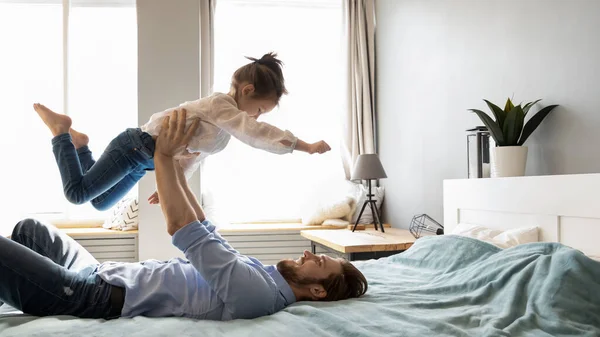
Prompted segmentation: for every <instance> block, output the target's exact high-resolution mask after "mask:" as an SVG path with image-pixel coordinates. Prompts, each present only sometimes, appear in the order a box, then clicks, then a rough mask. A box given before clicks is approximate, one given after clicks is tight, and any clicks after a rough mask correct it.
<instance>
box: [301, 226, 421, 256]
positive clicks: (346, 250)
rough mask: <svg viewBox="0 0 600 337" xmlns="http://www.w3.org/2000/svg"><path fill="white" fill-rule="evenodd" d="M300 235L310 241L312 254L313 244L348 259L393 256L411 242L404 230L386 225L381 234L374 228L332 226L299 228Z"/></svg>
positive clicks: (406, 247)
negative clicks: (308, 228)
mask: <svg viewBox="0 0 600 337" xmlns="http://www.w3.org/2000/svg"><path fill="white" fill-rule="evenodd" d="M300 234H301V235H302V236H303V237H305V238H307V239H309V240H310V243H311V250H312V252H313V254H314V253H316V250H317V247H322V248H323V249H325V250H326V251H328V252H332V253H335V254H336V255H337V256H340V257H343V258H345V259H347V260H349V261H356V260H368V259H377V258H380V257H386V256H390V255H394V254H397V253H400V252H403V251H405V250H407V249H408V248H409V247H410V246H412V244H413V243H414V242H415V238H414V236H412V234H410V232H409V231H408V230H406V229H399V228H386V229H385V233H381V232H380V231H375V230H374V229H366V230H361V231H355V232H352V231H351V230H347V229H335V230H303V231H301V232H300Z"/></svg>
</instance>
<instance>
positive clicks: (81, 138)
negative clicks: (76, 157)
mask: <svg viewBox="0 0 600 337" xmlns="http://www.w3.org/2000/svg"><path fill="white" fill-rule="evenodd" d="M69 133H70V134H71V140H72V142H73V145H75V149H79V148H81V147H84V146H86V145H88V143H89V142H90V138H89V137H88V136H87V135H86V134H85V133H81V132H77V131H75V130H73V129H70V130H69Z"/></svg>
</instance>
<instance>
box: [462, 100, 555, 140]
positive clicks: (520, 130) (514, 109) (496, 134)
mask: <svg viewBox="0 0 600 337" xmlns="http://www.w3.org/2000/svg"><path fill="white" fill-rule="evenodd" d="M484 101H485V103H486V104H487V106H488V107H489V108H490V110H492V114H493V115H494V118H495V120H494V119H492V118H491V117H490V116H488V114H486V113H485V112H483V111H481V110H477V109H469V110H470V111H472V112H474V113H476V114H477V116H479V118H480V119H481V121H482V122H483V124H485V126H486V127H487V129H488V130H489V132H490V135H491V136H492V138H494V141H496V146H521V145H523V143H525V141H526V140H527V138H529V136H531V134H532V133H533V131H535V129H537V127H538V126H539V125H540V123H541V122H542V121H543V120H544V118H546V116H548V114H549V113H550V112H551V111H552V110H554V108H556V107H557V106H558V105H549V106H547V107H545V108H543V109H541V110H540V111H538V113H537V114H535V115H533V116H532V117H531V118H530V119H529V121H527V123H524V122H525V117H526V116H527V113H528V112H529V109H531V107H532V106H533V105H535V104H536V103H537V102H539V101H541V100H539V99H538V100H536V101H533V102H529V103H527V104H525V105H523V106H521V104H519V105H517V106H515V105H513V103H512V102H511V100H510V98H509V99H507V100H506V104H505V106H504V110H502V109H501V108H500V107H498V106H497V105H495V104H494V103H492V102H490V101H488V100H486V99H484Z"/></svg>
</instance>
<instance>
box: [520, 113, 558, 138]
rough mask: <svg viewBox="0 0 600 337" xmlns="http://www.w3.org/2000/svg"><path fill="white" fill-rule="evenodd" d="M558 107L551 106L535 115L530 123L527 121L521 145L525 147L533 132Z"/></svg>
mask: <svg viewBox="0 0 600 337" xmlns="http://www.w3.org/2000/svg"><path fill="white" fill-rule="evenodd" d="M557 106H558V105H549V106H547V107H545V108H543V109H542V110H540V111H538V113H537V114H535V115H534V116H533V117H531V118H530V119H529V121H527V124H525V127H524V128H523V133H522V134H521V139H519V145H523V144H524V143H525V141H526V140H527V138H529V136H531V134H532V133H533V131H535V129H537V127H538V126H539V125H540V123H541V122H542V121H543V120H544V118H546V116H548V114H549V113H550V112H551V111H552V110H554V108H556V107H557Z"/></svg>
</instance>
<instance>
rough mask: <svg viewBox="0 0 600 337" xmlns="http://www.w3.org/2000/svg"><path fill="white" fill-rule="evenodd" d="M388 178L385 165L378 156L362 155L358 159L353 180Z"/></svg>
mask: <svg viewBox="0 0 600 337" xmlns="http://www.w3.org/2000/svg"><path fill="white" fill-rule="evenodd" d="M381 178H387V175H386V174H385V170H384V169H383V165H381V161H380V160H379V156H377V155H376V154H361V155H359V156H358V158H357V159H356V164H354V171H352V177H350V179H351V180H369V179H381Z"/></svg>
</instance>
